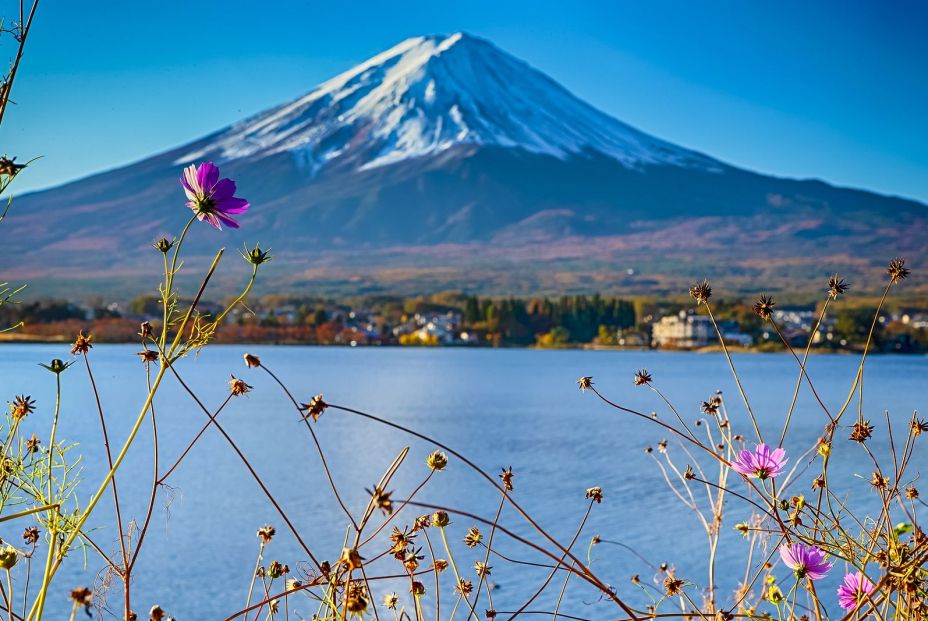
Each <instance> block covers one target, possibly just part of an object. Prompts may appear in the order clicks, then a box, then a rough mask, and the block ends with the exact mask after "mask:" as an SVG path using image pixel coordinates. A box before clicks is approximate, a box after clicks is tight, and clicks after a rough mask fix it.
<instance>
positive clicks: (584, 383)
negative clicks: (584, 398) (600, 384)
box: [577, 375, 593, 392]
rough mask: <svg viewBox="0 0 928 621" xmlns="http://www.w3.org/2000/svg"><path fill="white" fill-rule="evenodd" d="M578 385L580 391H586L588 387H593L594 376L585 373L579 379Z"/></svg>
mask: <svg viewBox="0 0 928 621" xmlns="http://www.w3.org/2000/svg"><path fill="white" fill-rule="evenodd" d="M577 386H579V387H580V392H586V390H587V389H588V388H592V387H593V378H592V377H590V376H588V375H585V376H583V377H581V378H580V379H578V380H577Z"/></svg>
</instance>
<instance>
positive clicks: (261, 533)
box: [258, 524, 277, 544]
mask: <svg viewBox="0 0 928 621" xmlns="http://www.w3.org/2000/svg"><path fill="white" fill-rule="evenodd" d="M276 534H277V531H276V530H274V527H273V526H271V525H270V524H265V525H264V526H262V527H261V528H259V529H258V538H259V539H260V540H261V543H263V544H268V543H270V542H271V539H273V538H274V535H276Z"/></svg>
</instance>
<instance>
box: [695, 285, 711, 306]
mask: <svg viewBox="0 0 928 621" xmlns="http://www.w3.org/2000/svg"><path fill="white" fill-rule="evenodd" d="M690 297H692V298H693V299H694V300H696V303H697V304H706V303H708V302H709V298H711V297H712V287H710V286H709V281H708V280H703V281H702V282H697V283H695V284H694V285H693V286H692V287H690Z"/></svg>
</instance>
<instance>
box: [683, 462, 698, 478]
mask: <svg viewBox="0 0 928 621" xmlns="http://www.w3.org/2000/svg"><path fill="white" fill-rule="evenodd" d="M683 478H684V479H686V480H687V481H692V480H693V479H695V478H696V473H695V472H693V467H692V466H690V465H687V466H686V470H684V471H683Z"/></svg>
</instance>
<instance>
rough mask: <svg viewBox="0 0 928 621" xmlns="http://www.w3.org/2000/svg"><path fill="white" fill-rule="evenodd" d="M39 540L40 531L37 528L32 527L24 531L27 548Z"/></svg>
mask: <svg viewBox="0 0 928 621" xmlns="http://www.w3.org/2000/svg"><path fill="white" fill-rule="evenodd" d="M38 540H39V529H38V528H36V527H35V526H30V527H28V528H27V529H26V530H24V531H23V542H25V544H26V545H27V546H29V545H32V544H34V543H36V542H37V541H38Z"/></svg>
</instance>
